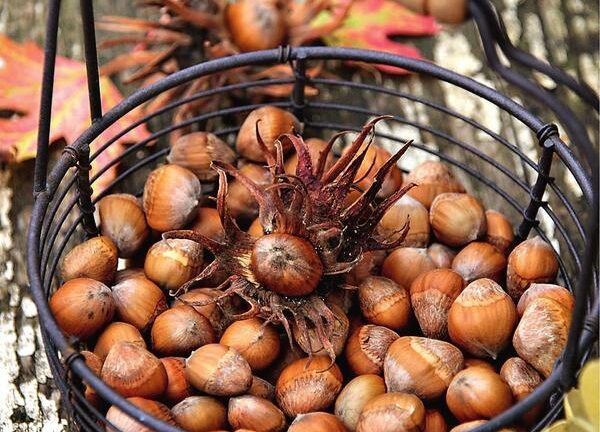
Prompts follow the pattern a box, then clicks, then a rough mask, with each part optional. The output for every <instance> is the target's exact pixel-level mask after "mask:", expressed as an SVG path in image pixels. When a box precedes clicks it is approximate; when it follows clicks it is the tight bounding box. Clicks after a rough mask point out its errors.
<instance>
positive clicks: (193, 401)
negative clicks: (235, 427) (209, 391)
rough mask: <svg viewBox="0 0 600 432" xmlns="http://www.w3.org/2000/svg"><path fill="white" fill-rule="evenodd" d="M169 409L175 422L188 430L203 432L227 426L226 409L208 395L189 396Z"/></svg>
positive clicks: (190, 431)
mask: <svg viewBox="0 0 600 432" xmlns="http://www.w3.org/2000/svg"><path fill="white" fill-rule="evenodd" d="M171 411H172V412H173V417H174V418H175V421H176V422H177V424H178V425H179V426H180V427H182V428H183V429H185V430H186V431H189V432H205V431H213V430H218V429H225V428H226V427H227V409H226V408H225V405H223V403H222V402H221V401H219V400H217V399H215V398H213V397H210V396H189V397H187V398H185V399H183V400H182V401H181V402H179V403H178V404H177V405H175V406H174V407H173V408H172V409H171Z"/></svg>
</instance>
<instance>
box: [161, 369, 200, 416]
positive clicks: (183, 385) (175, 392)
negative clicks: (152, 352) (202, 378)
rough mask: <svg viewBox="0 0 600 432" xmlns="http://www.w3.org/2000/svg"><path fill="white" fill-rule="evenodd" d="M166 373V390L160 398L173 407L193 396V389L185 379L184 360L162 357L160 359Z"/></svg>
mask: <svg viewBox="0 0 600 432" xmlns="http://www.w3.org/2000/svg"><path fill="white" fill-rule="evenodd" d="M160 361H161V362H162V364H163V366H164V368H165V371H166V372H167V388H166V389H165V392H164V394H163V396H162V398H163V399H164V400H165V401H166V402H167V403H168V404H169V405H175V404H176V403H179V402H181V401H182V400H184V399H185V398H187V397H189V396H192V395H193V394H194V389H193V388H192V386H191V385H190V383H189V382H188V380H187V378H186V377H185V359H184V358H182V357H163V358H161V359H160Z"/></svg>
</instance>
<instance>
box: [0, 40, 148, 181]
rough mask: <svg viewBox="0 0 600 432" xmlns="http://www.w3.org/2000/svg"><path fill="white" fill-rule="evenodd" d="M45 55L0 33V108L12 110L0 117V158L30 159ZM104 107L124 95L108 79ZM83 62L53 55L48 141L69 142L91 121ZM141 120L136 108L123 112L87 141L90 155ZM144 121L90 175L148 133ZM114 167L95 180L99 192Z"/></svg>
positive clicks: (97, 161)
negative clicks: (118, 117)
mask: <svg viewBox="0 0 600 432" xmlns="http://www.w3.org/2000/svg"><path fill="white" fill-rule="evenodd" d="M43 60H44V53H43V51H42V49H41V48H40V47H38V46H37V45H36V44H34V43H33V42H24V43H21V44H19V43H17V42H15V41H13V40H11V39H10V38H8V37H6V36H5V35H3V34H1V33H0V111H3V112H12V113H15V114H14V115H12V116H11V117H10V118H0V160H2V161H6V162H20V161H23V160H26V159H31V158H34V157H35V154H36V145H37V128H38V117H39V109H40V93H41V87H42V65H43ZM100 92H101V95H102V108H103V110H104V111H107V110H108V109H110V108H112V107H114V106H115V105H116V104H118V103H119V102H121V100H122V99H123V96H122V95H121V93H120V92H119V90H118V89H117V88H116V87H115V85H114V84H113V83H112V81H110V79H109V78H107V77H101V78H100ZM88 103H89V102H88V90H87V80H86V71H85V65H84V64H83V63H81V62H78V61H76V60H72V59H68V58H66V57H61V56H58V57H57V58H56V69H55V79H54V96H53V101H52V123H51V131H50V142H51V143H53V142H56V141H57V140H59V139H61V138H62V139H64V140H66V142H67V144H71V143H73V142H74V141H75V139H77V137H78V136H79V135H80V134H81V133H82V132H83V131H84V130H85V129H86V128H88V127H89V125H90V110H89V105H88ZM139 118H140V115H139V113H138V112H136V111H132V112H129V113H127V114H126V115H125V116H124V117H122V118H121V119H119V120H118V121H117V122H115V123H114V124H113V125H112V126H110V127H109V128H108V129H107V130H105V131H104V132H103V133H102V134H101V135H100V137H98V138H97V139H96V140H95V141H94V142H93V143H92V145H91V153H92V154H93V153H94V151H95V150H96V149H97V148H98V147H100V146H101V145H102V144H104V143H105V142H106V141H108V140H109V139H111V138H112V137H114V136H115V135H116V134H117V133H119V132H120V131H121V130H123V129H124V128H126V127H127V126H129V125H131V123H133V122H134V121H136V120H137V119H139ZM148 135H149V133H148V130H147V129H146V127H145V126H144V125H141V126H139V127H136V128H135V129H134V130H132V131H131V132H129V133H128V134H126V135H125V136H124V137H122V138H120V139H119V140H117V142H116V143H114V144H112V145H111V146H109V147H108V148H107V149H106V150H105V151H104V152H102V153H101V154H100V155H99V156H98V157H97V158H96V159H94V161H93V162H92V175H94V174H95V173H97V172H98V171H99V170H100V169H101V168H102V167H104V166H105V165H106V164H107V163H108V162H110V161H111V160H113V159H114V158H115V157H116V156H118V155H119V154H121V153H122V152H123V150H124V147H123V145H124V144H125V143H131V142H138V141H140V140H142V139H144V138H146V137H148ZM115 175H116V166H113V167H111V168H110V169H109V170H108V171H107V172H106V173H104V174H103V175H102V176H101V177H100V178H99V179H98V181H97V182H96V183H94V185H95V189H97V190H100V189H101V188H103V186H105V185H106V184H107V183H108V182H110V181H111V180H112V179H114V177H115Z"/></svg>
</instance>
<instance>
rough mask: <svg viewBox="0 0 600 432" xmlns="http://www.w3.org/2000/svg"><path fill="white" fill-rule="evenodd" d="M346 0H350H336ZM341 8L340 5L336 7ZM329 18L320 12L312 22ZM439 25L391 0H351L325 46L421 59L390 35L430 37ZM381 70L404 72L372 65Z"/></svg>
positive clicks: (415, 52) (411, 49) (412, 48)
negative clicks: (343, 17) (347, 10)
mask: <svg viewBox="0 0 600 432" xmlns="http://www.w3.org/2000/svg"><path fill="white" fill-rule="evenodd" d="M340 1H341V2H344V3H345V2H349V1H352V0H340ZM340 9H341V8H340ZM327 19H329V18H328V16H327V15H326V14H322V15H320V16H319V17H318V18H317V19H316V20H315V21H314V22H313V23H312V24H313V25H318V24H319V23H321V22H322V21H325V20H327ZM438 30H439V26H438V25H437V24H436V22H435V19H434V18H433V17H430V16H423V15H419V14H416V13H414V12H412V11H410V10H409V9H407V8H406V7H404V6H402V5H401V4H399V3H398V2H396V1H394V0H354V1H353V3H352V6H351V7H350V11H349V12H348V16H347V17H346V19H345V20H344V24H343V25H342V26H341V27H340V28H338V29H337V30H335V31H334V32H332V33H331V35H329V36H327V37H325V42H326V43H327V45H331V46H340V47H351V48H364V49H371V50H377V51H384V52H388V53H392V54H398V55H402V56H407V57H413V58H421V53H420V52H419V50H418V49H417V48H415V47H413V46H410V45H406V44H402V43H400V42H396V41H394V40H392V39H391V37H392V36H430V35H434V34H435V33H437V32H438ZM376 67H377V68H378V69H380V70H382V71H384V72H388V73H393V74H403V73H406V71H405V70H403V69H400V68H396V67H390V66H385V65H376Z"/></svg>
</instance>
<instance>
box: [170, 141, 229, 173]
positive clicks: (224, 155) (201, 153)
mask: <svg viewBox="0 0 600 432" xmlns="http://www.w3.org/2000/svg"><path fill="white" fill-rule="evenodd" d="M236 159H237V155H236V154H235V151H234V150H233V149H232V148H231V147H229V146H228V145H227V144H226V143H225V142H223V140H221V139H220V138H219V137H217V136H216V135H214V134H212V133H210V132H193V133H190V134H187V135H182V136H180V137H179V138H177V140H176V141H175V142H174V143H172V144H171V150H170V151H169V155H168V156H167V161H168V162H169V163H171V164H175V165H179V166H181V167H183V168H186V169H188V170H190V171H191V172H193V173H194V174H196V177H198V179H199V180H200V181H207V182H210V181H214V180H216V179H217V178H218V176H219V174H218V173H217V171H216V170H215V169H213V168H211V166H210V164H211V163H212V161H215V160H217V161H220V162H225V163H228V164H233V163H234V162H235V161H236Z"/></svg>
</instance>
